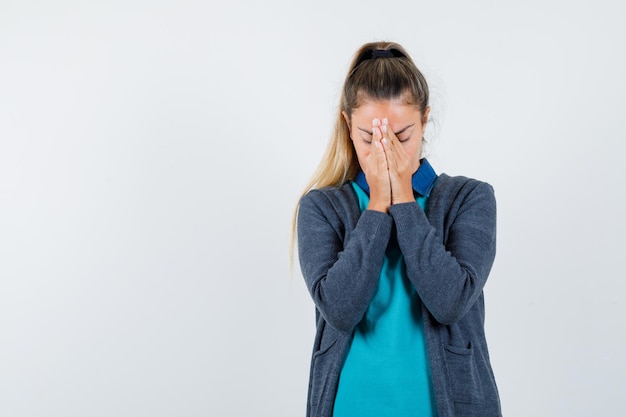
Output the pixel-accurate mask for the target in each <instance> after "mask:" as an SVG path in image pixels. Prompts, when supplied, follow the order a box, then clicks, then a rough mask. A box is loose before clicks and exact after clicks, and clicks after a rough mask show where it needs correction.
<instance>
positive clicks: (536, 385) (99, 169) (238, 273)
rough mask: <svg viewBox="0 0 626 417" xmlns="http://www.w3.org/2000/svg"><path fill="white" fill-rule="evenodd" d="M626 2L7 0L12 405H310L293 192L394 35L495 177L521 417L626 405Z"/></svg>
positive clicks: (490, 300)
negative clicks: (370, 46) (349, 89)
mask: <svg viewBox="0 0 626 417" xmlns="http://www.w3.org/2000/svg"><path fill="white" fill-rule="evenodd" d="M226 3H228V4H226ZM622 4H623V3H622V2H620V1H609V0H600V1H588V2H582V1H538V0H531V1H523V2H522V1H518V2H510V3H509V4H506V3H505V2H495V1H477V2H466V1H448V2H437V1H429V2H417V1H384V2H383V1H378V2H373V1H344V2H341V1H322V2H320V1H315V2H307V3H304V2H286V1H285V2H284V3H283V2H280V1H266V2H260V1H258V2H257V1H252V0H250V1H246V2H219V4H218V2H200V1H185V0H183V1H173V0H161V1H147V0H146V1H136V0H131V1H128V0H126V1H117V2H116V1H108V2H104V1H99V2H96V1H93V2H87V1H82V2H81V1H54V2H44V1H41V2H34V1H17V0H16V1H8V0H1V1H0V415H1V416H3V417H25V416H29V417H30V416H63V417H70V416H81V417H84V416H153V417H154V416H252V417H256V416H300V415H304V410H305V407H306V390H307V380H308V369H309V368H308V367H309V354H310V351H311V347H312V343H313V334H314V316H313V313H314V310H313V308H314V307H313V303H312V301H311V299H310V297H309V295H308V293H307V291H306V288H305V286H304V283H303V281H302V278H301V275H300V274H299V271H298V267H297V264H296V267H295V269H294V273H293V276H291V277H290V274H289V259H288V248H289V228H290V221H291V214H292V210H293V208H294V205H295V203H296V201H297V200H298V197H299V193H300V191H301V190H302V188H303V186H304V185H305V183H306V182H307V180H308V179H309V177H310V175H311V174H312V172H313V170H314V168H315V167H316V165H317V163H318V161H319V159H320V157H321V155H322V152H323V150H324V148H325V146H326V142H327V139H328V137H329V134H330V131H331V127H332V123H333V119H334V115H335V112H336V106H337V102H338V98H339V89H340V87H341V84H342V82H343V77H344V75H345V72H346V71H347V68H348V64H349V62H350V60H351V58H352V54H353V53H354V52H355V51H356V49H357V48H358V47H359V46H360V45H361V44H362V43H364V42H368V41H372V40H378V39H385V40H393V41H397V42H399V43H401V44H402V45H404V46H405V47H406V49H407V50H408V51H409V52H410V53H411V54H412V56H413V58H414V60H415V61H416V63H417V65H418V66H419V67H420V68H421V69H422V70H423V72H424V74H425V76H426V78H427V80H428V81H429V83H430V86H431V89H432V103H431V104H432V106H433V111H432V116H433V121H432V123H430V124H429V126H428V128H427V134H426V136H427V139H429V140H430V142H431V146H430V150H429V154H428V155H429V159H430V160H431V163H432V164H433V165H434V167H435V168H436V170H437V171H438V172H447V173H448V174H452V175H456V174H462V175H467V176H472V177H476V178H479V179H481V180H484V181H488V182H490V183H491V184H492V185H493V186H494V187H495V190H496V197H497V200H498V227H499V230H498V254H497V258H496V263H495V265H494V268H493V271H492V274H491V276H490V280H489V282H488V283H487V287H486V290H485V291H486V297H487V323H486V327H487V336H488V341H489V344H490V349H491V355H492V364H493V367H494V370H495V373H496V378H497V381H498V384H499V389H500V392H501V399H502V406H503V411H504V413H505V415H506V416H507V417H514V416H520V417H521V416H568V417H573V416H585V417H587V416H622V415H624V413H626V406H625V404H624V397H623V391H624V386H625V383H626V380H625V373H626V363H625V362H626V361H625V359H624V353H623V352H624V348H623V334H624V328H625V325H626V323H625V321H626V320H625V319H624V316H625V315H626V305H625V302H624V295H623V294H624V290H625V289H626V286H625V285H624V283H623V281H624V272H623V268H622V267H621V266H622V264H623V259H624V256H625V250H626V239H625V238H624V235H625V234H626V222H625V221H624V215H625V213H626V211H625V210H626V201H625V198H624V194H623V191H624V190H623V189H624V179H625V174H626V172H625V168H624V163H623V161H624V158H625V157H626V152H625V146H624V143H625V140H626V135H625V134H624V131H625V130H624V120H625V119H624V111H625V109H626V82H625V81H624V74H625V73H626V55H625V53H624V48H625V45H624V43H625V42H624V41H625V40H626V29H625V27H626V26H625V25H624V22H623V20H624V10H623V9H624V7H623V6H622Z"/></svg>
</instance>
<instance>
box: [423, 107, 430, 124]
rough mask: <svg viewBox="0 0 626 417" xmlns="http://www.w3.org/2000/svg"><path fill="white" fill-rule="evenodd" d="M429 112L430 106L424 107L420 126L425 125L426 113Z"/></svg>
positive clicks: (426, 120)
mask: <svg viewBox="0 0 626 417" xmlns="http://www.w3.org/2000/svg"><path fill="white" fill-rule="evenodd" d="M429 114H430V106H428V107H426V110H424V116H422V126H425V125H426V123H427V122H428V115H429Z"/></svg>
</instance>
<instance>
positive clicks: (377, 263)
mask: <svg viewBox="0 0 626 417" xmlns="http://www.w3.org/2000/svg"><path fill="white" fill-rule="evenodd" d="M344 217H345V216H344ZM345 221H346V220H345V219H342V218H341V216H340V215H339V214H338V213H337V211H336V210H335V208H334V207H333V205H332V204H331V202H330V200H329V199H328V197H326V196H325V195H324V194H323V193H321V192H319V191H316V190H314V191H311V192H309V193H308V194H307V195H305V196H304V197H303V198H302V200H301V201H300V206H299V210H298V223H297V225H298V226H297V232H298V257H299V260H300V267H301V270H302V275H303V276H304V280H305V282H306V285H307V287H308V289H309V292H310V293H311V296H312V298H313V302H314V303H315V306H316V307H317V310H318V311H319V312H320V314H321V315H322V317H323V318H324V319H325V320H326V322H327V323H328V324H329V325H331V326H332V327H334V328H335V329H337V330H339V331H344V332H351V331H352V330H353V329H354V327H355V326H356V325H357V324H358V323H359V321H360V320H361V319H362V318H363V316H364V314H365V311H366V310H367V307H368V306H369V303H370V301H371V300H372V298H373V296H374V294H375V292H376V289H377V286H378V280H379V276H380V270H381V267H382V263H383V259H384V256H385V250H386V248H387V243H388V242H389V238H390V236H391V228H392V219H391V217H390V216H389V215H387V214H385V213H381V212H376V211H371V210H366V211H364V212H363V213H362V214H361V216H360V217H359V219H358V221H357V223H356V226H355V227H354V229H353V230H352V232H351V233H350V237H349V240H348V241H347V242H344V236H345V228H346V227H347V226H346V224H345Z"/></svg>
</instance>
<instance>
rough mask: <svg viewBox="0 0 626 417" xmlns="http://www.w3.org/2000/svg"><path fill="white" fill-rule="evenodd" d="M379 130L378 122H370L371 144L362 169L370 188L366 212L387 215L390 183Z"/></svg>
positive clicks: (389, 204) (376, 120)
mask: <svg viewBox="0 0 626 417" xmlns="http://www.w3.org/2000/svg"><path fill="white" fill-rule="evenodd" d="M382 138H383V135H382V131H381V130H380V120H378V119H374V120H373V121H372V144H371V145H370V146H371V149H370V153H369V155H368V157H367V162H366V166H365V167H363V172H365V178H366V179H367V184H368V185H369V187H370V202H369V204H368V206H367V208H368V210H376V211H382V212H383V213H387V212H388V211H389V206H391V182H390V178H389V167H388V164H387V157H386V156H385V151H384V149H383V144H382V143H381V139H382Z"/></svg>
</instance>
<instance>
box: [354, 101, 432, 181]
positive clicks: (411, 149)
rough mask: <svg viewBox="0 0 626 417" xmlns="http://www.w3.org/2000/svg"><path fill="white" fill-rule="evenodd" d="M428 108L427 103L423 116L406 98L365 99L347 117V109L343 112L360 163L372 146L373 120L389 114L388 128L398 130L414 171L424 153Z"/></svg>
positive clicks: (365, 158)
mask: <svg viewBox="0 0 626 417" xmlns="http://www.w3.org/2000/svg"><path fill="white" fill-rule="evenodd" d="M429 111H430V107H427V108H426V111H425V112H424V113H425V114H424V117H422V114H421V112H420V111H419V109H418V108H417V107H415V106H413V105H410V104H406V100H404V99H403V98H397V99H392V100H381V101H374V100H365V101H363V103H361V105H360V106H359V107H357V108H355V109H353V110H352V117H351V118H348V115H347V114H346V113H345V112H344V114H343V116H344V118H345V119H346V123H348V126H349V128H350V137H351V138H352V143H353V145H354V149H355V150H356V155H357V158H358V160H359V165H361V167H363V166H364V165H363V164H364V162H365V161H366V160H367V157H368V156H369V154H370V151H371V149H372V120H374V119H379V120H383V119H384V118H387V119H388V120H389V130H391V131H392V132H393V133H395V135H396V137H397V138H398V140H399V141H400V143H402V147H403V148H404V151H405V152H406V153H407V155H408V156H409V158H410V160H411V167H412V169H413V173H415V171H417V168H418V167H419V160H420V157H421V155H422V138H423V136H424V126H425V125H426V121H427V120H428V113H429Z"/></svg>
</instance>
